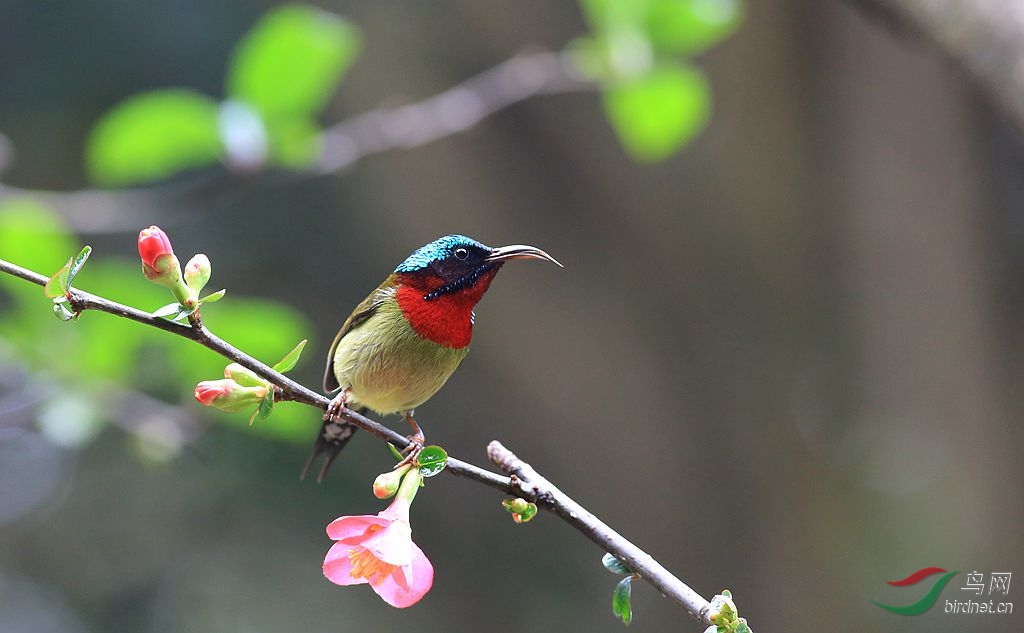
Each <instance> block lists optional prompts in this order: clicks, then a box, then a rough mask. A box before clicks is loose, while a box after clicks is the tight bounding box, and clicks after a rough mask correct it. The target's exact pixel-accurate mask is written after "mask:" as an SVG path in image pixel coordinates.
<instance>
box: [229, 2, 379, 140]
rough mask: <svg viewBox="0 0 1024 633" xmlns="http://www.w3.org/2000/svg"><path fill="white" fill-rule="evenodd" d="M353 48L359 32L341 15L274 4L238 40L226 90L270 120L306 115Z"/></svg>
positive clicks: (324, 96)
mask: <svg viewBox="0 0 1024 633" xmlns="http://www.w3.org/2000/svg"><path fill="white" fill-rule="evenodd" d="M358 51H359V33H358V31H357V30H356V28H355V27H354V26H352V25H351V24H350V23H349V22H348V21H346V20H344V19H343V18H341V17H338V16H336V15H333V14H331V13H327V12H326V11H322V10H320V9H317V8H314V7H311V6H305V5H300V4H290V5H284V6H281V7H278V8H276V9H274V10H272V11H270V12H268V13H267V14H266V15H265V16H264V17H263V19H261V20H260V21H259V23H257V24H256V26H254V27H253V29H252V30H251V31H250V32H249V33H248V34H247V35H246V36H245V38H243V39H242V41H241V42H239V44H238V46H237V47H236V48H235V52H234V55H233V57H232V60H231V64H230V68H229V70H228V78H227V92H228V95H230V96H231V97H232V98H234V99H239V100H241V101H245V102H247V103H248V104H249V105H251V106H253V107H255V108H256V109H257V110H259V112H260V114H261V115H262V116H263V118H264V120H265V122H266V123H267V126H268V128H273V126H274V124H275V120H277V119H290V118H294V117H308V116H310V115H313V114H316V113H317V112H319V111H320V110H322V109H323V107H324V106H325V105H326V103H327V100H328V99H329V98H330V96H331V93H332V92H333V91H334V87H335V85H336V84H337V82H338V81H339V80H340V79H341V77H342V75H343V74H344V72H345V71H346V70H347V69H348V67H349V65H350V64H351V63H352V61H353V60H354V59H355V57H356V54H357V53H358Z"/></svg>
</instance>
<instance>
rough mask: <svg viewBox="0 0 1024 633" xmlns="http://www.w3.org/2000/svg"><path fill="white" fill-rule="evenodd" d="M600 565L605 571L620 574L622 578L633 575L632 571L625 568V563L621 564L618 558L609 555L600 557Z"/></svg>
mask: <svg viewBox="0 0 1024 633" xmlns="http://www.w3.org/2000/svg"><path fill="white" fill-rule="evenodd" d="M601 564H602V565H604V568H605V569H607V570H608V571H610V572H612V573H613V574H620V575H623V576H624V575H626V574H632V573H633V570H631V569H630V568H629V567H626V564H625V563H623V562H622V561H621V560H619V559H618V558H616V557H614V556H612V555H611V554H605V555H604V556H602V557H601Z"/></svg>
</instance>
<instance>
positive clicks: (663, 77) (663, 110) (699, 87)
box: [604, 64, 711, 162]
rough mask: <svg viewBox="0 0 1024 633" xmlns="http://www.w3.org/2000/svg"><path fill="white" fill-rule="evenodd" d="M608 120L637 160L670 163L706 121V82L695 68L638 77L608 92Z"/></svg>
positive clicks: (658, 69) (668, 68)
mask: <svg viewBox="0 0 1024 633" xmlns="http://www.w3.org/2000/svg"><path fill="white" fill-rule="evenodd" d="M604 107H605V112H606V113H607V115H608V120H609V121H610V122H611V123H612V126H613V127H614V128H615V131H616V132H617V133H618V135H619V138H620V139H621V141H622V144H623V146H624V147H625V148H626V150H627V151H628V152H629V153H630V155H632V156H633V158H635V159H636V160H640V161H645V162H655V161H659V160H663V159H665V158H668V157H669V156H670V155H672V153H674V152H675V151H676V150H677V149H679V148H680V147H682V145H684V144H685V143H686V142H687V141H689V140H690V139H691V138H693V136H694V135H696V134H697V132H699V131H700V130H701V129H702V128H703V127H704V124H705V123H706V122H707V119H708V114H709V112H710V109H711V94H710V90H709V88H708V83H707V80H706V79H705V78H704V75H703V74H702V73H701V72H700V71H699V70H697V69H695V68H693V67H690V66H680V65H670V64H662V65H660V66H658V67H656V68H654V69H653V70H652V71H650V72H649V73H646V74H644V75H641V76H639V77H636V78H631V79H625V80H622V81H618V82H615V83H612V84H611V85H610V86H609V87H608V88H607V89H606V90H605V93H604Z"/></svg>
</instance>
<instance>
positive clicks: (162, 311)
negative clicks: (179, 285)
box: [150, 301, 181, 321]
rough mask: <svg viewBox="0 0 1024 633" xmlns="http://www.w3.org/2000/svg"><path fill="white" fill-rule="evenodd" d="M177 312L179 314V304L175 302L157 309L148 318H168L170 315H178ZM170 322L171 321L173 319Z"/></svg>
mask: <svg viewBox="0 0 1024 633" xmlns="http://www.w3.org/2000/svg"><path fill="white" fill-rule="evenodd" d="M179 312H181V304H180V303H178V302H177V301H175V302H174V303H168V304H167V305H165V306H160V307H159V308H157V309H156V310H154V311H153V314H151V315H150V316H154V317H170V316H171V315H172V314H178V313H179ZM175 318H177V317H175ZM171 320H172V321H173V320H174V319H171Z"/></svg>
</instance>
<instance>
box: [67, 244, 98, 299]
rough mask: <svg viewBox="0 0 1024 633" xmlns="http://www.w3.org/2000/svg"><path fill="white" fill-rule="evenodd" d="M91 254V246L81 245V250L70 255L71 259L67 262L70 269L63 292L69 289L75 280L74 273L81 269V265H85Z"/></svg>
mask: <svg viewBox="0 0 1024 633" xmlns="http://www.w3.org/2000/svg"><path fill="white" fill-rule="evenodd" d="M91 254H92V247H91V246H83V247H82V250H80V251H79V252H78V254H77V255H75V256H74V257H72V258H71V261H69V262H68V264H69V265H70V270H68V283H67V286H65V288H64V290H65V292H66V291H69V290H71V284H72V283H73V282H74V281H75V275H77V274H78V272H79V271H80V270H82V266H85V262H86V261H88V259H89V255H91Z"/></svg>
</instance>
